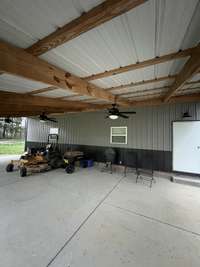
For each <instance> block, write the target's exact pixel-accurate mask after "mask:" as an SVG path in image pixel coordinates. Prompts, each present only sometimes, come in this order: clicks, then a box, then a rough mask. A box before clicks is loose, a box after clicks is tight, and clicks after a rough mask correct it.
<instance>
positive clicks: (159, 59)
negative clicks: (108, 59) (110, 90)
mask: <svg viewBox="0 0 200 267" xmlns="http://www.w3.org/2000/svg"><path fill="white" fill-rule="evenodd" d="M195 49H196V48H188V49H185V50H181V51H179V52H176V53H171V54H167V55H164V56H160V57H155V58H152V59H147V60H145V61H142V62H137V63H135V64H130V65H127V66H124V67H120V68H116V69H112V70H108V71H105V72H102V73H97V74H93V75H91V76H88V77H83V79H84V80H85V81H92V80H97V79H102V78H105V77H109V76H113V75H117V74H120V73H123V72H127V71H132V70H136V69H141V68H145V67H149V66H152V65H155V64H160V63H164V62H167V61H170V60H174V59H178V58H184V57H188V56H190V55H191V54H192V52H193V51H194V50H195Z"/></svg>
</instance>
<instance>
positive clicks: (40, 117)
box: [39, 112, 57, 122]
mask: <svg viewBox="0 0 200 267" xmlns="http://www.w3.org/2000/svg"><path fill="white" fill-rule="evenodd" d="M39 119H40V122H46V121H52V122H57V120H56V119H54V118H49V117H47V115H46V114H45V113H44V112H43V113H42V114H41V115H40V116H39Z"/></svg>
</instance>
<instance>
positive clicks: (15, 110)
mask: <svg viewBox="0 0 200 267" xmlns="http://www.w3.org/2000/svg"><path fill="white" fill-rule="evenodd" d="M68 111H70V110H67V109H62V108H57V107H45V106H33V105H19V104H18V105H14V106H13V105H12V106H11V105H8V104H1V106H0V116H1V117H3V116H11V117H12V116H16V115H19V114H21V115H22V116H28V115H29V116H30V114H31V115H32V116H33V115H39V114H42V113H43V112H45V113H46V114H50V113H55V112H57V113H64V112H68ZM77 111H79V110H77Z"/></svg>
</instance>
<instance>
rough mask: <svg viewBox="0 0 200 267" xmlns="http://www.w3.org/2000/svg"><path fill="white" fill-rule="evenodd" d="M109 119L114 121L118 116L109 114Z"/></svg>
mask: <svg viewBox="0 0 200 267" xmlns="http://www.w3.org/2000/svg"><path fill="white" fill-rule="evenodd" d="M109 118H110V119H111V120H116V119H118V115H115V114H111V115H109Z"/></svg>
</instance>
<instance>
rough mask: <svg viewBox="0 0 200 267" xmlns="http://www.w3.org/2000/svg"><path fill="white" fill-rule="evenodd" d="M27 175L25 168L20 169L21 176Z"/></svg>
mask: <svg viewBox="0 0 200 267" xmlns="http://www.w3.org/2000/svg"><path fill="white" fill-rule="evenodd" d="M26 175H27V170H26V168H25V167H22V168H20V176H21V177H25V176H26Z"/></svg>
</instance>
